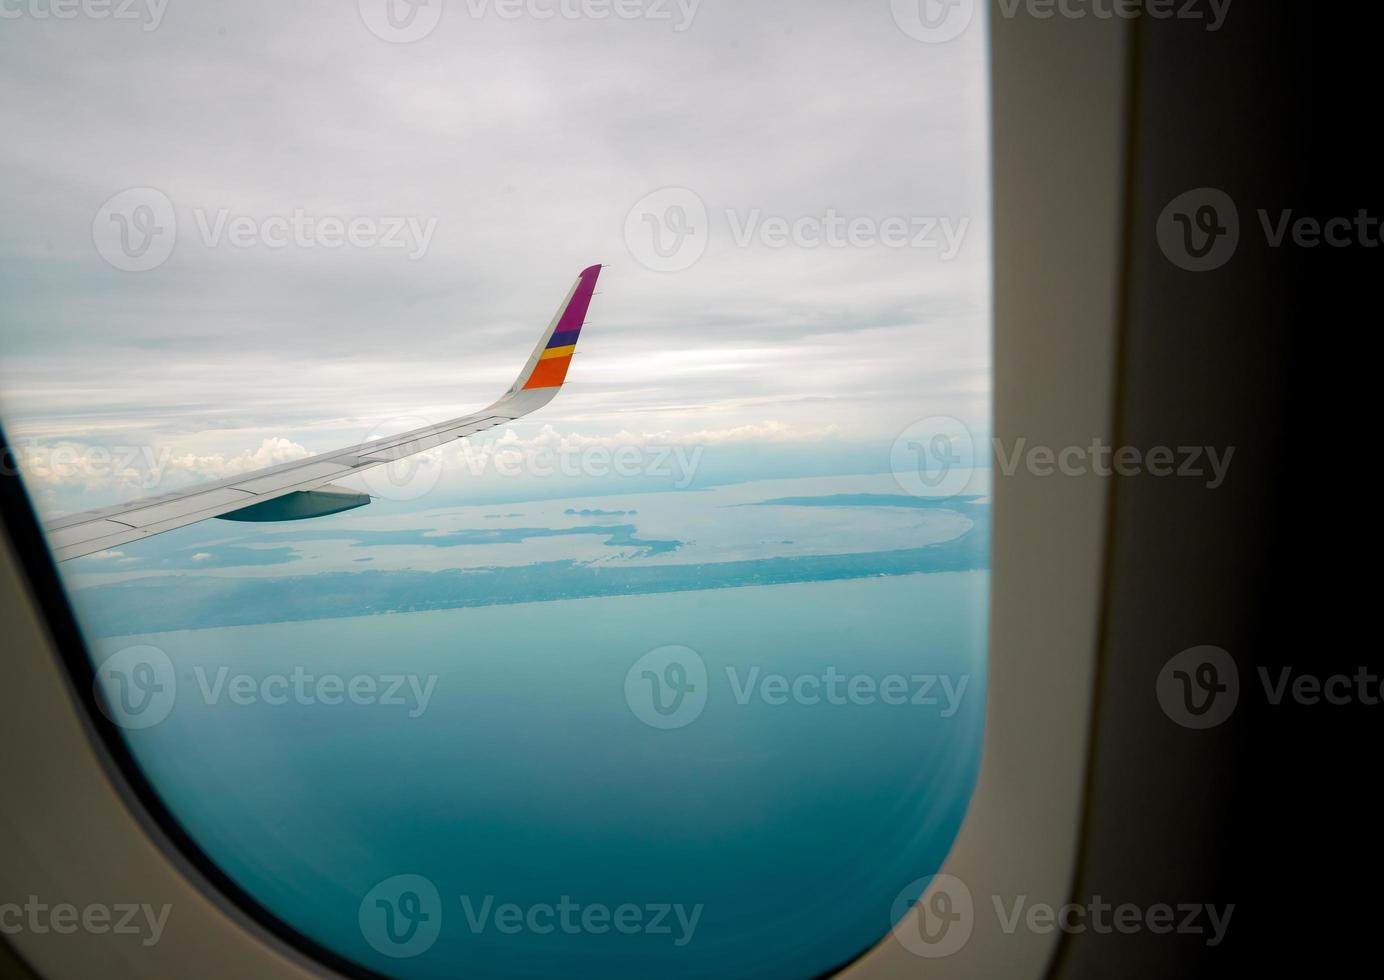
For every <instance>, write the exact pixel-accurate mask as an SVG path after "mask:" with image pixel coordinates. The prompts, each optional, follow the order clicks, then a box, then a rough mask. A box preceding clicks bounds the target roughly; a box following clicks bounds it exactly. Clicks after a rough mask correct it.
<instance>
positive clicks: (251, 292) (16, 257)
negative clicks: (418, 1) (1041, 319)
mask: <svg viewBox="0 0 1384 980" xmlns="http://www.w3.org/2000/svg"><path fill="white" fill-rule="evenodd" d="M437 2H438V0H433V3H437ZM501 2H504V0H501ZM563 2H565V3H567V4H568V6H566V7H559V6H558V0H552V2H549V0H525V3H521V4H520V5H519V6H518V7H515V8H513V10H514V13H513V14H511V13H508V12H505V11H506V10H507V9H508V8H502V7H500V6H497V5H496V4H495V0H448V2H446V3H445V4H444V5H443V6H441V7H432V6H424V7H419V8H417V9H414V10H412V11H410V10H409V9H408V8H407V5H406V4H402V3H401V4H400V5H399V6H397V7H395V8H394V10H393V12H394V14H395V15H396V16H395V18H394V24H395V25H400V24H403V25H404V26H403V27H398V26H391V22H390V20H389V18H388V16H387V15H388V13H389V11H387V10H385V9H384V7H385V4H386V0H358V2H343V0H321V2H301V3H294V4H284V3H280V2H270V0H249V2H246V0H237V2H230V0H225V2H210V0H199V2H196V3H193V2H190V0H166V2H165V0H137V2H134V3H132V4H131V5H130V6H129V8H128V9H127V11H126V13H128V14H129V16H128V17H127V16H124V15H122V16H120V17H109V18H105V19H96V18H94V17H90V16H84V15H79V16H76V17H74V18H73V19H57V18H55V17H53V16H51V15H49V14H48V13H47V12H48V11H49V9H50V8H49V6H48V3H47V2H46V0H22V2H21V0H15V2H12V3H8V4H7V5H6V8H5V9H6V11H7V13H6V15H5V17H4V19H3V20H0V132H3V133H4V134H5V138H4V140H3V142H0V197H2V198H3V212H4V214H5V215H6V221H5V222H4V223H3V224H0V297H3V298H0V421H3V423H4V426H5V429H6V432H7V434H8V436H9V437H10V440H11V442H13V443H15V444H18V445H19V446H20V448H21V453H24V454H26V455H25V458H26V460H27V462H26V475H27V476H28V478H29V480H30V484H31V487H32V489H33V490H34V493H35V496H36V499H37V500H38V502H39V505H40V507H41V509H43V510H44V511H45V512H47V513H58V512H62V511H67V510H74V509H83V508H84V507H94V506H98V505H101V504H104V503H107V502H110V501H111V500H113V499H122V498H128V497H131V496H138V495H140V494H145V493H151V492H160V491H162V490H166V489H168V488H169V487H171V486H173V485H177V484H181V483H188V482H194V481H195V480H198V479H209V478H215V477H219V476H224V475H231V474H233V473H237V472H243V471H247V470H249V469H254V468H257V467H258V466H261V465H268V464H270V463H274V462H280V461H283V460H286V459H291V458H295V457H297V456H301V455H306V454H308V453H310V452H320V451H326V450H330V449H333V448H338V447H340V446H343V445H348V444H352V443H356V442H359V441H362V440H363V439H365V438H366V437H368V436H369V435H370V434H372V433H373V434H378V433H381V432H384V431H390V432H392V431H400V430H402V429H405V428H409V427H412V426H413V425H416V424H420V420H421V421H440V420H443V419H446V418H449V417H454V416H456V415H459V414H463V413H465V412H469V411H472V410H474V409H476V408H479V407H481V406H483V405H485V404H488V403H489V402H490V401H491V400H493V399H494V397H496V396H497V395H499V394H500V393H501V392H502V391H503V390H504V389H505V388H506V387H507V386H508V385H509V384H510V382H511V381H512V380H513V378H514V375H515V374H516V372H517V370H518V368H519V367H520V366H521V365H522V363H523V361H524V359H525V358H526V356H527V355H528V353H529V351H530V350H531V349H532V346H533V344H534V342H535V340H536V339H537V337H538V335H539V334H540V332H541V331H542V330H543V329H544V328H545V327H546V326H547V324H548V322H549V320H550V319H551V317H552V315H553V312H554V310H555V309H556V308H557V306H558V304H559V302H560V301H561V299H562V298H563V296H564V295H565V293H566V290H567V289H568V287H569V286H570V284H571V282H572V279H573V278H574V277H575V275H576V273H577V272H578V271H579V270H581V269H582V268H584V267H585V266H587V265H590V264H592V263H595V262H601V263H606V264H608V266H609V268H607V269H606V270H605V272H604V274H603V277H602V282H601V292H600V294H599V295H598V296H597V297H596V300H595V302H594V304H593V308H592V312H591V317H590V320H589V321H588V326H587V328H586V330H585V331H584V333H583V336H582V340H581V345H580V347H579V354H578V358H577V360H576V363H575V364H574V367H573V371H572V375H571V376H570V379H569V382H568V385H567V387H566V388H565V389H564V391H563V393H562V395H561V396H560V397H559V399H558V400H557V401H555V402H554V403H553V404H552V405H550V406H549V407H548V408H546V409H544V410H543V412H542V414H541V417H539V416H535V417H534V419H532V420H525V421H523V422H520V423H516V425H515V426H514V427H512V429H510V430H509V431H507V432H505V433H497V434H495V436H494V438H508V439H510V440H514V441H518V442H524V441H526V440H545V439H546V440H548V441H550V442H551V441H553V440H559V441H560V440H569V441H574V442H576V443H580V444H584V445H585V444H592V443H601V442H603V443H605V444H619V443H621V442H622V441H633V442H636V443H638V444H641V445H642V444H647V443H649V442H650V441H651V440H652V441H663V442H680V443H692V444H697V445H701V446H716V445H733V446H737V447H739V449H740V451H741V452H743V453H746V454H749V455H754V454H756V453H757V452H759V451H760V450H763V452H764V453H766V454H777V455H778V456H791V455H792V454H793V453H794V452H799V453H807V454H811V453H816V452H823V453H825V450H822V449H821V447H823V446H827V445H836V446H841V447H846V449H843V450H842V451H843V452H844V453H846V455H850V454H849V447H850V446H853V445H866V444H875V443H878V444H880V445H883V446H884V447H886V452H885V454H884V456H883V457H882V458H881V461H880V465H879V466H877V467H875V468H874V469H873V470H872V469H871V468H870V465H869V463H868V462H860V460H859V458H858V457H853V459H854V460H855V461H854V462H853V463H852V464H851V465H852V466H854V467H855V468H856V469H857V470H859V471H861V472H881V471H885V470H887V468H888V456H887V447H888V445H889V444H890V443H891V442H892V441H893V440H894V439H895V438H896V437H897V436H898V435H899V434H900V433H901V432H903V431H904V430H906V429H907V428H908V427H909V426H910V425H912V424H914V423H916V422H917V421H918V420H920V419H924V418H928V417H930V416H937V415H945V416H951V417H954V418H957V419H959V420H962V422H963V423H964V424H965V425H966V426H968V427H970V428H971V429H972V431H974V432H976V433H977V434H979V433H981V432H985V431H988V406H989V390H990V377H989V295H988V292H989V271H988V270H989V261H990V253H989V223H990V221H989V210H988V209H989V165H988V143H987V140H988V135H987V128H988V107H987V84H986V82H987V80H986V62H985V49H984V25H983V23H982V22H981V21H980V20H979V19H977V20H976V22H975V23H972V24H970V25H969V27H968V28H967V29H966V30H965V31H964V32H963V33H962V34H961V35H960V36H959V37H957V38H955V39H953V40H950V41H947V42H945V43H925V42H924V41H920V40H918V39H916V38H915V37H913V36H910V34H909V33H908V32H907V31H906V30H904V29H902V28H901V26H900V24H899V22H898V21H897V20H896V14H897V8H898V7H899V5H900V3H901V2H905V3H906V2H907V0H893V2H892V3H891V0H757V2H754V3H745V2H743V0H701V2H699V3H694V2H691V0H686V2H684V3H682V4H681V5H679V4H677V3H671V2H670V3H666V4H665V3H663V2H661V0H660V2H655V0H627V3H628V6H626V7H625V8H623V9H625V10H626V11H629V12H631V13H632V14H633V16H610V17H604V18H597V17H594V16H590V14H591V13H592V11H593V10H599V9H602V8H601V5H600V3H601V0H563ZM582 3H585V4H587V6H586V7H582V6H581V4H582ZM593 3H594V5H593ZM439 11H440V18H439V17H437V16H435V15H436V14H437V13H438V12H439ZM549 11H553V14H552V16H544V14H545V13H546V12H549ZM410 15H411V16H412V17H413V20H412V21H411V22H410V21H409V20H408V17H409V16H410ZM401 32H403V33H401ZM408 32H413V33H414V34H420V35H421V36H418V37H417V38H416V39H413V40H410V41H409V42H408V43H398V42H400V41H402V40H407V37H406V36H405V35H406V34H407V33H408ZM701 209H704V212H703V210H701ZM332 219H335V220H339V222H340V223H341V224H342V225H343V226H344V225H346V224H347V223H353V227H354V228H355V231H354V232H353V233H352V234H353V239H352V240H351V241H347V242H345V243H342V244H338V245H336V246H334V247H333V246H332V244H331V243H332V242H333V241H334V240H339V239H341V238H342V234H341V232H340V230H339V229H338V231H337V232H336V234H335V236H333V233H332V231H331V227H332V226H331V220H332ZM122 222H123V225H122ZM295 223H296V225H297V226H298V227H297V230H294V231H286V230H285V229H289V228H293V227H294V225H295ZM122 228H123V230H124V232H125V234H126V236H127V238H126V243H127V244H131V243H133V244H134V245H135V246H136V247H134V248H132V249H129V250H127V251H126V252H125V253H124V260H123V261H122V259H121V255H120V254H119V253H117V252H115V251H113V249H114V248H115V246H116V245H118V244H119V242H120V239H119V235H120V233H121V231H122ZM151 228H153V229H155V231H153V232H150V231H149V229H151ZM794 228H796V231H795V230H793V229H794ZM237 229H238V230H237ZM655 233H657V235H658V238H657V240H655V238H654V235H655ZM149 242H153V245H152V247H151V248H149V249H146V250H145V251H143V252H142V253H140V254H139V255H135V256H134V257H133V258H132V257H131V256H132V255H133V254H134V253H136V252H140V249H139V247H138V246H139V245H143V244H148V243H149ZM275 243H280V244H275ZM396 244H397V245H399V246H400V247H395V246H396ZM170 246H171V251H168V247H170ZM674 246H679V247H676V248H675V247H674ZM131 263H133V264H134V265H136V266H140V265H141V264H142V265H143V266H144V267H142V268H138V269H136V270H135V271H128V270H127V269H125V268H119V267H117V266H120V265H122V264H123V265H127V266H128V265H130V264H131ZM58 447H67V448H68V449H70V450H76V452H70V453H68V454H67V455H66V456H62V455H60V454H58V453H56V452H55V449H56V448H58ZM91 447H100V448H102V449H104V450H106V451H107V452H108V453H110V454H112V455H113V456H115V457H121V456H123V455H124V454H125V453H126V451H127V450H130V449H140V450H143V451H146V452H147V453H148V454H150V455H151V456H153V457H157V458H158V459H160V460H162V461H163V465H162V466H161V467H160V476H159V479H158V480H157V481H155V482H157V483H158V485H157V486H150V485H149V483H150V481H149V480H147V479H145V480H140V479H130V478H129V474H128V473H126V474H125V475H124V476H120V475H112V470H113V469H115V468H116V467H113V465H112V463H111V462H109V461H107V460H106V457H105V456H104V455H99V454H98V455H97V456H96V457H95V463H93V461H92V457H91V456H90V453H89V450H90V449H91ZM74 456H75V457H76V459H75V461H74V459H73V457H74Z"/></svg>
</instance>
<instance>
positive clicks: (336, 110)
mask: <svg viewBox="0 0 1384 980" xmlns="http://www.w3.org/2000/svg"><path fill="white" fill-rule="evenodd" d="M909 6H910V5H909V4H908V3H900V2H897V0H896V2H894V3H889V2H883V0H880V2H872V3H860V4H840V3H836V2H830V0H820V2H804V0H794V2H792V3H789V2H786V0H773V2H766V3H756V4H739V3H728V2H721V0H708V2H705V3H702V2H700V0H680V2H677V3H667V2H663V0H649V2H641V0H633V2H630V3H615V4H610V3H605V2H598V0H570V2H569V0H563V2H557V0H554V2H551V3H550V2H546V0H544V2H515V3H510V2H508V0H504V2H501V0H494V2H493V3H490V2H468V3H465V4H463V3H449V4H440V3H432V2H427V0H418V2H412V3H402V2H396V0H378V2H375V0H358V3H356V4H293V5H284V4H276V3H268V2H251V3H241V4H235V5H219V4H194V5H180V4H171V5H169V4H166V3H160V2H158V0H148V2H147V3H144V2H141V3H137V4H131V5H127V6H125V7H120V6H119V5H116V6H114V7H111V9H110V16H106V17H98V16H94V15H92V13H91V11H89V10H88V9H87V8H86V7H80V8H76V13H74V14H73V15H72V16H70V17H68V16H61V17H59V16H56V15H55V14H54V11H55V10H56V8H52V9H51V10H50V8H49V7H47V6H45V5H35V4H31V5H27V6H21V5H16V6H15V8H14V10H15V11H17V13H15V16H13V17H11V16H10V14H9V13H8V12H7V13H6V15H5V16H6V23H5V25H4V30H3V33H0V52H2V53H3V54H2V56H0V79H3V82H4V90H5V92H6V95H5V97H4V98H3V100H0V122H3V128H4V131H5V133H6V135H7V138H6V139H5V141H4V145H3V147H0V175H2V176H3V178H4V179H3V188H4V189H3V191H0V195H3V197H4V204H5V213H6V214H7V215H8V216H9V219H8V220H7V221H6V222H5V223H4V225H3V226H0V253H2V254H3V261H2V262H0V283H3V296H4V300H3V306H0V309H3V316H2V317H0V416H2V417H3V420H4V423H5V428H6V433H7V436H8V438H9V441H10V444H11V451H12V457H13V458H12V459H10V460H6V465H14V466H17V467H18V469H19V471H20V473H21V474H22V477H23V479H24V482H25V485H26V488H27V490H28V492H29V494H30V495H31V497H32V499H33V501H34V504H35V506H36V508H37V509H38V511H39V512H40V515H41V517H42V519H43V521H44V523H45V527H46V528H47V534H48V541H49V545H50V547H51V550H52V553H53V558H54V559H55V560H56V561H58V563H59V569H60V571H61V573H62V576H63V581H64V584H65V587H66V589H67V591H68V595H69V598H70V601H71V603H72V605H73V608H74V610H75V611H76V614H77V616H78V618H79V620H80V623H81V625H82V628H83V631H84V634H85V636H86V638H87V641H88V644H89V647H90V653H91V656H92V659H93V661H94V664H95V667H96V676H97V687H98V692H99V696H100V699H101V703H102V705H103V708H104V710H105V711H106V712H107V714H108V716H109V718H110V719H111V721H113V722H114V724H115V726H117V728H118V731H119V733H120V734H119V737H120V738H122V739H124V740H125V741H126V743H127V744H128V746H129V749H130V750H131V752H132V753H133V756H134V758H135V759H136V760H137V762H138V766H139V770H140V772H139V778H142V779H145V780H147V781H148V783H149V785H150V786H152V788H153V789H154V791H156V793H157V794H158V796H159V798H160V799H161V800H162V801H163V803H164V805H165V806H166V808H167V810H168V812H169V813H170V814H171V815H172V816H173V818H175V819H176V820H177V822H178V824H179V825H180V826H181V828H182V830H183V832H185V833H186V835H187V836H188V837H189V838H190V839H191V841H192V842H193V843H194V844H195V846H196V847H197V848H198V849H199V850H200V852H201V853H202V854H203V855H205V857H206V858H207V859H208V860H209V861H211V862H213V863H214V864H215V866H216V867H218V868H219V869H221V871H222V872H223V873H224V874H225V876H226V877H227V878H228V879H229V880H230V881H231V882H233V883H234V885H235V886H236V887H237V888H238V889H240V890H241V891H242V892H243V894H244V896H245V898H246V901H247V902H249V903H252V904H253V906H254V908H255V909H256V910H257V914H259V913H262V914H264V915H267V916H272V917H273V918H274V919H276V920H277V921H278V922H280V923H282V924H283V926H284V927H286V929H288V930H291V932H292V934H293V935H294V936H296V937H300V938H301V939H302V941H303V943H304V944H305V948H320V949H325V950H329V951H331V952H332V953H334V954H336V955H338V956H340V957H342V958H343V959H345V960H347V961H350V962H351V963H354V964H357V965H358V966H359V967H360V968H362V969H365V970H369V971H376V972H379V973H384V974H388V975H392V976H405V977H451V976H477V977H535V976H554V975H560V976H570V977H591V978H614V977H647V976H659V977H665V978H678V977H703V976H722V977H774V978H778V977H782V978H804V977H811V976H817V975H822V974H824V973H828V972H830V971H831V970H833V969H835V968H837V967H840V966H842V965H843V964H845V963H847V962H849V961H851V960H852V959H853V958H854V957H856V956H858V955H860V954H861V953H863V952H864V951H866V950H867V949H868V948H869V947H871V946H872V945H873V944H875V943H876V942H878V941H879V940H880V939H882V938H883V937H884V936H885V935H886V934H887V932H888V931H889V928H890V926H891V924H892V921H891V916H892V915H895V914H896V913H895V909H896V905H897V903H898V901H899V900H900V898H901V896H904V895H907V894H908V893H909V890H910V889H911V888H913V887H914V884H915V883H916V882H917V881H918V880H919V879H921V878H924V877H926V876H928V875H931V874H934V873H935V872H936V871H937V870H938V869H939V867H940V866H941V864H942V862H943V860H944V858H945V857H946V855H947V853H948V851H949V849H950V847H951V845H952V842H953V840H954V838H955V836H956V834H957V831H958V828H959V827H960V825H961V823H962V820H963V817H964V815H965V812H966V808H967V804H968V802H969V799H970V795H971V791H972V788H973V786H974V783H975V780H976V775H977V771H978V768H979V761H980V752H981V742H982V735H983V726H984V716H985V688H986V642H987V632H986V629H987V628H986V623H987V604H988V594H989V529H990V517H989V515H990V507H989V497H988V487H989V470H988V462H987V460H988V457H989V452H988V450H987V447H986V442H987V441H988V439H989V424H990V416H989V411H990V409H989V405H990V349H989V344H990V335H989V323H990V306H989V304H990V299H989V285H990V278H989V244H990V241H989V228H990V220H989V207H990V202H989V184H988V181H989V169H988V124H989V123H988V108H987V76H986V54H985V39H986V34H985V24H984V21H983V14H982V13H981V12H980V11H979V10H977V11H974V17H973V19H969V20H967V22H966V23H965V24H962V25H960V27H959V28H958V27H957V25H956V24H952V25H950V26H949V27H948V28H947V29H946V30H945V31H941V32H940V33H939V32H938V31H935V30H933V28H932V27H931V26H929V25H930V24H931V23H932V22H931V21H928V20H927V19H926V18H920V17H919V16H918V15H917V12H916V11H914V16H909ZM914 6H917V5H914ZM971 6H972V5H958V8H957V9H965V10H966V11H968V13H967V16H968V18H969V17H971V14H970V12H969V11H970V8H971ZM117 8H119V9H118V11H117ZM949 9H950V8H949Z"/></svg>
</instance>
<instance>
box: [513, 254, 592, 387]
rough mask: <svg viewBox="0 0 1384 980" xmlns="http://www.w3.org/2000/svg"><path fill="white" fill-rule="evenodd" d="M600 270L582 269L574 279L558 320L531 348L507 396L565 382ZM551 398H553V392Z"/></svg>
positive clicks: (554, 321) (554, 319) (557, 317)
mask: <svg viewBox="0 0 1384 980" xmlns="http://www.w3.org/2000/svg"><path fill="white" fill-rule="evenodd" d="M601 268H602V267H601V266H599V265H593V266H591V267H589V268H586V269H583V270H582V272H581V275H579V276H577V281H576V282H575V283H573V284H572V288H571V290H569V291H568V293H567V299H566V300H565V301H564V302H563V304H562V307H561V308H560V309H559V310H558V312H557V316H555V317H553V322H552V323H551V324H550V325H549V326H548V329H547V331H546V332H545V333H544V334H543V337H542V339H541V340H539V342H538V346H537V347H535V348H534V351H533V355H532V356H531V357H530V358H529V361H528V363H527V364H526V365H524V370H523V371H522V372H520V374H519V377H518V379H517V380H516V381H515V382H514V387H512V388H510V394H515V393H517V392H520V391H529V390H533V389H557V388H560V387H562V383H563V382H564V381H566V380H567V369H568V368H569V367H571V365H572V355H573V353H575V351H576V347H577V339H578V338H579V337H580V336H581V328H582V325H583V324H584V323H586V314H587V311H588V310H589V309H590V308H591V297H592V295H593V294H594V293H595V292H596V280H597V279H599V278H600V276H601ZM550 394H556V391H552V392H551V393H550Z"/></svg>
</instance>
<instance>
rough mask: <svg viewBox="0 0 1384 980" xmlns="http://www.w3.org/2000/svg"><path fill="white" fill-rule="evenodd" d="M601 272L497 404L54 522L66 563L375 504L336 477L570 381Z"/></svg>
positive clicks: (473, 427)
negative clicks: (186, 535) (228, 526)
mask: <svg viewBox="0 0 1384 980" xmlns="http://www.w3.org/2000/svg"><path fill="white" fill-rule="evenodd" d="M600 274H601V267H600V266H599V265H593V266H591V267H590V268H589V269H585V270H583V271H582V273H581V275H580V276H578V277H577V281H576V282H575V283H573V285H572V288H571V290H570V291H569V292H568V294H567V299H566V300H565V301H564V302H563V304H562V306H561V308H559V310H558V312H557V315H556V316H555V317H553V322H552V323H551V324H549V326H548V329H547V330H546V331H544V333H543V336H542V338H541V339H540V340H539V342H538V345H537V346H536V347H535V348H534V351H533V355H532V356H531V357H530V358H529V360H528V363H526V364H525V365H524V370H523V371H521V372H520V374H519V377H518V379H517V380H516V381H515V382H514V384H513V386H512V387H511V388H510V389H509V391H507V392H505V394H504V395H503V396H502V397H501V398H500V399H499V401H497V402H495V403H494V404H492V405H490V406H489V407H487V408H484V409H482V410H481V411H479V412H475V413H473V414H471V415H463V416H462V417H461V418H457V419H452V420H451V421H449V422H442V423H440V424H438V425H434V426H429V427H427V428H424V429H415V430H414V431H412V432H405V433H403V434H401V435H397V436H392V437H390V438H388V439H379V440H376V441H373V442H367V443H362V444H361V445H359V446H351V447H349V448H347V449H340V450H337V451H335V452H330V453H322V454H321V455H318V456H309V457H308V458H306V459H300V460H298V461H296V462H293V463H284V464H283V465H280V466H271V467H269V468H268V469H263V470H258V471H256V472H254V473H248V474H245V475H243V476H238V477H235V478H234V479H230V480H221V481H219V482H217V483H205V484H201V485H199V486H195V487H190V488H189V489H187V490H180V491H178V492H176V493H167V494H163V495H162V496H158V497H148V498H146V499H144V500H139V501H135V502H133V503H129V504H122V505H120V506H118V507H107V508H104V509H102V510H94V511H89V512H87V513H85V514H73V515H69V516H67V517H63V518H59V519H57V520H53V521H50V522H48V523H47V524H46V525H45V529H46V530H47V533H48V543H49V545H50V546H51V547H52V549H53V554H54V556H55V557H56V558H57V559H58V561H67V560H68V559H71V558H80V557H82V556H83V555H90V554H94V553H96V552H98V551H105V550H107V549H108V548H114V547H116V546H118V545H122V544H125V543H127V542H130V541H135V540H138V539H140V538H147V537H149V536H150V535H154V534H162V533H163V532H164V531H171V530H173V529H174V528H179V527H183V526H184V525H186V524H195V523H197V522H198V521H205V520H207V519H209V518H213V517H221V518H226V519H229V520H244V521H271V520H273V521H278V520H301V519H304V518H308V517H320V516H323V515H325V514H335V513H340V512H341V511H345V510H350V509H352V508H354V507H360V506H363V505H364V504H368V503H369V502H370V497H369V496H368V495H366V494H362V493H357V492H356V491H353V490H348V489H344V488H341V487H332V486H328V484H330V483H331V482H332V481H333V480H338V479H340V478H342V477H345V476H350V475H351V474H353V473H360V472H362V471H363V470H368V469H370V468H371V467H375V466H381V465H383V464H385V463H390V462H393V461H395V460H399V459H403V458H405V457H406V456H412V455H414V454H415V453H421V452H426V451H427V450H429V449H436V448H437V447H438V446H442V445H445V444H447V443H449V442H451V441H453V440H455V439H464V438H466V437H467V436H470V435H475V434H476V433H477V432H484V431H485V430H486V429H491V428H494V427H495V426H497V425H503V424H504V423H506V422H512V421H513V420H515V419H517V418H521V417H523V416H525V415H528V414H529V413H530V412H533V411H536V410H537V409H539V408H542V407H543V406H544V405H546V404H548V402H550V401H552V400H553V398H554V397H556V395H557V393H558V389H559V388H561V387H562V383H563V381H564V380H566V377H567V369H568V366H569V365H570V364H571V360H572V354H573V349H574V348H575V346H576V343H577V338H578V336H579V335H580V333H581V328H582V325H583V324H584V323H585V322H586V314H587V310H588V309H589V308H590V306H591V296H592V294H593V293H594V292H595V289H596V280H597V279H598V278H599V277H600Z"/></svg>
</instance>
